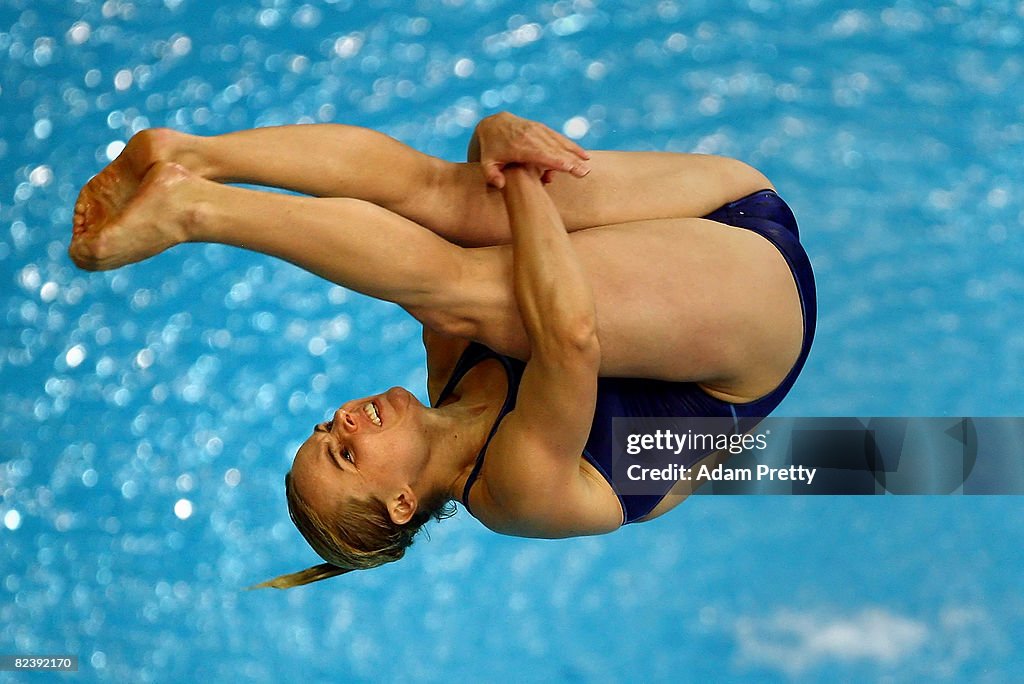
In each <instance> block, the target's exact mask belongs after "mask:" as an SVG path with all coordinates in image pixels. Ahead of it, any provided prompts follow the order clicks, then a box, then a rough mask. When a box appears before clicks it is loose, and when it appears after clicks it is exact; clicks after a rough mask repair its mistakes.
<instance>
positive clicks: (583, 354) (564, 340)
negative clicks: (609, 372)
mask: <svg viewBox="0 0 1024 684" xmlns="http://www.w3.org/2000/svg"><path fill="white" fill-rule="evenodd" d="M551 342H552V343H553V345H552V346H553V347H555V350H552V351H553V353H555V354H557V356H559V357H561V358H563V359H567V360H571V361H572V362H573V363H582V364H583V365H586V366H592V367H594V368H595V369H596V368H598V367H599V366H600V365H601V343H600V341H599V339H598V336H597V320H596V318H595V317H594V316H593V315H582V316H579V317H577V318H575V319H573V320H570V321H566V322H565V323H564V324H563V325H561V326H559V330H557V331H553V334H552V335H551Z"/></svg>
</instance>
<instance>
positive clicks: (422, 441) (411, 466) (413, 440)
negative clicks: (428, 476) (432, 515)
mask: <svg viewBox="0 0 1024 684" xmlns="http://www.w3.org/2000/svg"><path fill="white" fill-rule="evenodd" d="M425 410H426V409H425V407H424V406H423V405H422V404H420V402H419V401H417V400H416V398H415V397H414V396H413V395H412V394H410V393H409V392H408V391H406V390H404V389H402V388H401V387H393V388H391V389H389V390H388V391H387V392H385V393H383V394H378V395H376V396H372V397H367V398H365V399H356V400H354V401H349V402H346V403H345V404H343V405H342V406H341V407H340V408H339V409H338V410H337V411H335V412H334V416H333V417H332V418H331V420H329V421H327V422H324V423H320V424H319V425H317V426H316V427H314V428H313V434H312V435H310V436H309V438H308V439H307V440H306V441H305V442H304V443H303V444H302V446H301V447H299V451H298V452H297V453H296V454H295V461H294V462H293V463H292V482H293V484H294V486H295V489H296V492H297V493H298V494H299V496H300V497H302V499H303V500H305V501H306V502H307V503H308V504H309V505H310V506H311V507H312V508H313V510H314V511H316V512H317V513H319V514H321V515H323V514H326V513H328V512H329V511H331V510H333V508H334V506H336V505H337V503H338V502H339V501H343V500H345V499H347V498H351V497H355V498H360V499H364V498H368V497H370V496H377V497H378V498H380V499H381V500H383V501H385V502H387V501H388V498H389V496H390V495H391V494H393V493H394V492H396V491H398V490H400V489H401V488H403V487H407V486H408V485H409V483H410V482H411V481H412V479H414V477H415V474H416V473H417V472H418V468H419V467H421V466H422V464H423V463H424V462H425V461H426V455H427V452H428V449H427V447H428V444H427V440H426V437H425V436H424V432H423V429H422V418H423V412H424V411H425Z"/></svg>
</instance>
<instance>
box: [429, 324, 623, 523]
mask: <svg viewBox="0 0 1024 684" xmlns="http://www.w3.org/2000/svg"><path fill="white" fill-rule="evenodd" d="M469 344H470V343H469V342H468V341H466V340H464V339H461V338H457V337H451V336H448V335H444V334H442V333H438V332H436V331H433V330H430V329H429V328H424V333H423V346H424V348H425V349H426V353H427V392H428V395H429V398H430V403H431V405H432V406H434V405H437V402H438V398H439V397H440V396H441V392H442V390H443V389H444V388H445V386H446V385H447V384H448V381H449V379H450V378H451V377H452V373H453V372H454V371H455V369H456V366H457V365H458V362H459V359H460V358H461V357H462V355H463V353H464V352H465V351H466V348H467V347H468V346H469ZM508 388H509V377H508V373H507V372H506V370H505V367H504V366H503V365H502V363H501V362H500V361H499V360H498V359H496V358H492V359H485V360H483V361H481V362H480V363H477V364H476V365H474V366H473V367H472V368H471V369H470V370H468V371H467V372H466V373H465V374H464V375H463V376H462V378H461V379H460V380H459V381H458V383H457V384H456V386H455V391H454V392H452V393H451V394H450V395H448V396H447V397H445V398H444V400H443V401H442V402H441V405H444V404H447V403H449V402H452V401H471V402H475V401H484V402H486V403H487V404H488V413H489V414H490V416H491V421H490V422H494V421H497V420H500V417H501V416H500V415H499V414H500V411H501V408H502V406H503V405H504V403H505V400H506V398H507V396H508ZM483 446H484V443H483V442H482V441H481V444H480V446H479V448H483ZM580 471H581V473H582V475H583V476H584V477H586V478H588V479H589V480H591V481H592V482H593V483H594V485H595V486H596V487H597V488H599V489H602V490H604V491H605V493H606V497H605V498H606V499H607V501H608V506H609V507H610V508H612V507H613V508H614V509H615V510H616V511H617V512H618V511H621V506H620V504H619V499H618V495H617V494H616V493H615V490H614V489H613V488H612V486H611V484H610V483H609V482H608V481H607V479H605V477H604V476H602V475H601V473H600V472H599V471H598V470H597V468H595V467H594V466H593V465H592V464H591V463H590V462H588V461H587V460H586V459H585V458H583V455H582V454H581V455H580ZM462 481H463V480H462V479H460V486H459V487H458V489H459V491H461V490H462V486H461V485H462Z"/></svg>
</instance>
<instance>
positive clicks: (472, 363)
mask: <svg viewBox="0 0 1024 684" xmlns="http://www.w3.org/2000/svg"><path fill="white" fill-rule="evenodd" d="M488 359H497V360H498V361H500V362H501V365H502V367H503V368H504V369H505V375H506V376H507V378H508V392H507V394H506V395H505V402H504V403H503V404H502V405H501V410H500V411H498V417H497V418H495V420H494V424H493V425H492V426H491V431H490V432H489V433H487V439H486V440H485V441H484V446H483V448H482V449H480V453H478V454H477V457H476V463H475V464H473V470H472V471H470V473H469V477H468V478H466V485H465V486H464V487H463V488H462V498H461V501H462V505H463V506H465V507H466V510H467V511H470V513H472V510H470V507H469V490H470V488H471V487H472V486H473V483H474V482H476V479H477V477H478V476H479V475H480V468H481V467H483V464H484V455H485V454H486V453H487V447H488V446H490V444H491V440H492V439H494V435H495V433H497V432H498V426H499V425H500V424H501V421H502V419H503V418H504V417H505V416H506V415H508V414H509V413H510V412H511V411H512V409H514V408H515V406H516V394H517V393H518V391H519V379H520V378H521V377H522V367H521V366H522V364H521V362H519V361H515V360H514V359H511V358H509V357H507V356H503V355H501V354H498V353H497V352H495V351H493V350H491V349H488V348H487V347H485V346H484V345H482V344H479V343H477V342H470V343H469V346H467V347H466V350H465V351H463V352H462V356H460V357H459V360H458V361H457V362H456V363H455V368H454V370H452V375H451V377H450V378H449V379H448V383H447V384H446V385H445V386H444V389H442V390H441V393H440V394H439V395H438V397H437V401H436V402H434V408H437V406H438V405H440V403H441V402H442V401H444V400H445V399H447V398H448V396H449V395H451V393H452V392H453V391H455V388H456V386H458V384H459V382H461V380H462V378H463V377H464V376H465V375H466V373H468V372H469V371H470V370H472V369H473V368H474V367H476V366H477V365H478V364H480V363H482V362H483V361H486V360H488Z"/></svg>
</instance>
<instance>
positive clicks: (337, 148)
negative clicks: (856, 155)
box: [76, 124, 771, 246]
mask: <svg viewBox="0 0 1024 684" xmlns="http://www.w3.org/2000/svg"><path fill="white" fill-rule="evenodd" d="M591 157H592V160H591V169H592V171H591V173H590V174H589V175H588V176H587V177H586V178H582V179H580V178H574V177H571V176H569V175H567V174H555V175H554V181H553V182H552V183H551V184H550V185H548V186H547V188H548V192H549V194H550V196H551V197H552V199H553V200H554V202H555V205H556V207H557V208H558V210H559V213H560V214H561V216H562V220H563V221H564V223H565V224H566V227H567V229H568V230H570V231H575V230H580V229H583V228H591V227H594V226H599V225H608V224H613V223H626V222H630V221H641V220H648V219H658V218H687V217H698V216H704V215H705V214H708V213H710V212H712V211H714V210H715V209H717V208H718V207H720V206H722V205H723V204H725V203H726V202H729V201H732V200H735V199H739V198H740V197H743V196H745V195H748V194H750V193H751V192H754V191H756V190H760V189H763V188H766V187H771V184H770V183H769V182H768V180H767V179H766V178H765V177H764V176H763V175H761V174H760V173H759V172H758V171H756V170H755V169H752V168H751V167H749V166H747V165H746V164H744V163H742V162H739V161H737V160H734V159H728V158H724V157H714V156H708V155H691V154H676V153H661V152H593V153H592V154H591ZM156 161H171V162H176V163H179V164H181V165H182V166H184V167H185V168H187V169H189V170H190V171H192V172H194V173H197V174H199V175H200V176H202V177H204V178H208V179H212V180H218V181H222V182H244V183H251V184H255V185H265V186H273V187H279V188H285V189H290V190H294V191H297V192H301V193H304V194H309V195H315V196H320V197H350V198H355V199H362V200H366V201H368V202H373V203H374V204H377V205H380V206H382V207H384V208H386V209H390V210H391V211H393V212H395V213H397V214H400V215H402V216H404V217H406V218H408V219H410V220H412V221H415V222H416V223H419V224H420V225H422V226H425V227H427V228H429V229H430V230H432V231H434V232H435V233H437V234H438V235H440V236H442V237H444V238H446V239H448V240H450V241H451V242H453V243H455V244H459V245H463V246H485V245H493V244H504V243H507V242H508V241H509V237H510V233H509V227H508V218H507V215H506V213H505V206H504V203H503V201H502V198H501V193H500V192H498V191H496V190H494V189H493V188H491V187H490V186H488V185H487V184H486V182H485V181H484V178H483V174H482V173H481V171H480V167H479V164H477V163H475V161H474V160H473V159H471V160H470V163H467V164H457V163H452V162H446V161H443V160H441V159H437V158H436V157H432V156H430V155H426V154H423V153H421V152H418V151H416V150H414V149H413V148H411V147H408V146H407V145H404V144H402V143H401V142H399V141H397V140H395V139H393V138H390V137H389V136H387V135H384V134H382V133H378V132H376V131H373V130H370V129H366V128H359V127H356V126H345V125H341V124H309V125H301V126H278V127H268V128H258V129H252V130H245V131H238V132H234V133H228V134H225V135H219V136H213V137H201V136H192V135H186V134H182V133H177V132H175V131H170V130H168V129H151V130H148V131H143V132H141V133H139V134H137V135H136V136H135V137H134V138H132V140H131V141H130V142H129V144H128V146H127V147H126V148H125V150H124V151H123V152H122V154H121V156H119V157H118V159H117V160H115V161H114V162H113V163H112V164H110V166H109V167H108V168H107V169H105V170H104V171H102V172H101V173H100V174H99V175H98V176H97V177H96V178H94V179H93V180H92V181H90V183H89V184H88V185H87V186H86V189H85V190H84V191H83V194H82V197H83V199H82V200H80V201H79V205H78V207H76V214H77V215H79V216H83V215H85V216H86V220H87V221H88V222H90V223H94V222H95V220H94V217H95V215H96V214H98V213H100V211H101V209H97V208H96V206H97V205H100V206H101V205H102V202H95V201H92V202H90V201H89V200H90V196H91V195H94V194H95V192H94V191H96V190H97V189H99V190H102V189H103V188H102V187H97V186H102V185H103V184H104V183H106V185H107V186H109V187H114V188H117V189H118V190H117V193H118V195H119V197H121V199H122V200H123V199H126V198H127V197H130V195H131V193H132V192H133V191H134V188H135V187H137V185H138V181H139V179H141V177H142V174H144V173H145V171H146V169H148V168H149V166H150V165H151V164H152V163H154V162H156ZM115 204H116V203H115Z"/></svg>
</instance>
